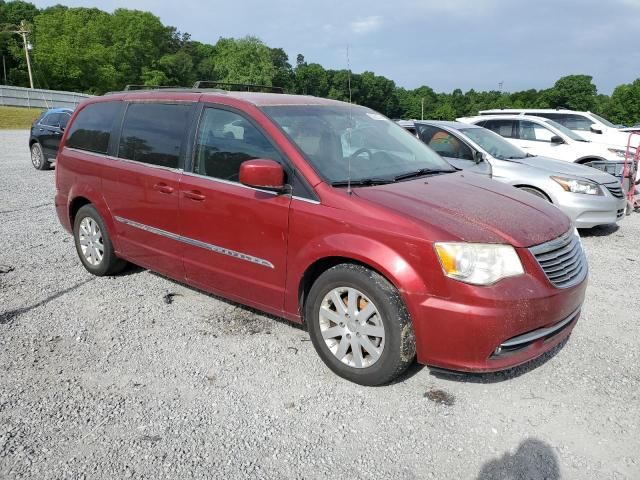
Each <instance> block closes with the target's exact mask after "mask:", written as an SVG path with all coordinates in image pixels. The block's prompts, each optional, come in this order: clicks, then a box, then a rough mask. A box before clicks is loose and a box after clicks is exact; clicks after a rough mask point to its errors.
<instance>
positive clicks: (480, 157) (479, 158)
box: [473, 152, 485, 164]
mask: <svg viewBox="0 0 640 480" xmlns="http://www.w3.org/2000/svg"><path fill="white" fill-rule="evenodd" d="M484 160H485V156H484V153H482V152H475V153H474V154H473V161H474V162H476V164H477V163H482V162H484Z"/></svg>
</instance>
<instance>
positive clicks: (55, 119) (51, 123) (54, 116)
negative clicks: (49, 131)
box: [40, 113, 60, 127]
mask: <svg viewBox="0 0 640 480" xmlns="http://www.w3.org/2000/svg"><path fill="white" fill-rule="evenodd" d="M40 123H41V124H42V125H46V126H47V127H57V126H59V125H60V114H59V113H50V114H48V115H47V116H46V117H44V118H43V119H42V120H41V121H40Z"/></svg>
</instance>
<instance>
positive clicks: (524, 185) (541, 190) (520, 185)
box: [513, 183, 553, 203]
mask: <svg viewBox="0 0 640 480" xmlns="http://www.w3.org/2000/svg"><path fill="white" fill-rule="evenodd" d="M513 186H514V187H516V188H530V189H531V190H536V191H538V192H540V193H541V194H542V195H544V196H545V198H546V199H547V200H548V201H549V203H553V200H552V199H551V197H550V196H549V194H548V193H547V192H545V191H544V190H543V189H542V188H540V187H536V186H535V185H529V184H527V183H522V184H517V185H513Z"/></svg>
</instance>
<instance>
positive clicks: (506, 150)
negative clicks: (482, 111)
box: [460, 127, 527, 160]
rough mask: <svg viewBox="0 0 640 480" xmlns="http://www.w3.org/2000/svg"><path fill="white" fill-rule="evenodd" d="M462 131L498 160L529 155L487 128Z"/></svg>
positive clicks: (461, 130)
mask: <svg viewBox="0 0 640 480" xmlns="http://www.w3.org/2000/svg"><path fill="white" fill-rule="evenodd" d="M460 132H461V133H462V134H464V135H466V136H467V137H468V138H470V139H471V140H472V141H473V142H474V143H476V144H477V145H478V146H479V147H480V148H482V149H483V150H484V151H485V152H487V153H488V154H489V155H491V156H492V157H493V158H497V159H498V160H516V159H523V158H526V156H527V154H526V153H525V152H524V151H523V150H521V149H519V148H518V147H516V146H515V145H512V144H511V143H509V142H508V141H506V140H505V139H504V138H502V137H501V136H500V135H497V134H496V133H494V132H492V131H491V130H487V129H486V128H478V127H470V128H461V129H460Z"/></svg>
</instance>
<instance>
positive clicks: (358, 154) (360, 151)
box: [349, 147, 373, 160]
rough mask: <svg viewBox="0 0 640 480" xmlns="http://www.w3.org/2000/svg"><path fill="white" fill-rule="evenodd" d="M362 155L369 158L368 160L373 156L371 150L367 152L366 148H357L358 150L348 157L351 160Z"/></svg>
mask: <svg viewBox="0 0 640 480" xmlns="http://www.w3.org/2000/svg"><path fill="white" fill-rule="evenodd" d="M363 153H366V154H367V156H368V157H369V159H371V156H372V155H373V154H372V153H371V150H369V149H368V148H364V147H363V148H359V149H358V150H356V151H355V152H353V153H352V154H351V155H349V159H350V160H353V159H354V158H356V157H359V156H360V155H362V154H363Z"/></svg>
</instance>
